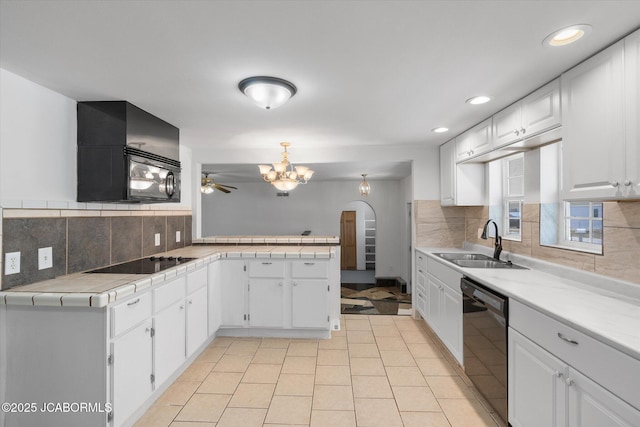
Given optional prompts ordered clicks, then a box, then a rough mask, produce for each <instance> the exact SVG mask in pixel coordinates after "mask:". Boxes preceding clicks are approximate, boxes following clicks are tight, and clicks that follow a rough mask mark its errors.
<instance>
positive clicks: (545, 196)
mask: <svg viewBox="0 0 640 427" xmlns="http://www.w3.org/2000/svg"><path fill="white" fill-rule="evenodd" d="M561 144H562V142H558V143H555V144H550V145H547V146H544V147H541V148H540V149H539V150H540V245H542V246H553V247H559V248H563V249H570V250H574V251H581V252H589V253H596V254H602V244H603V205H602V202H599V201H580V202H565V201H563V200H561V198H560V197H561V196H560V195H561V183H562V180H561V176H562V162H561V156H562V145H561Z"/></svg>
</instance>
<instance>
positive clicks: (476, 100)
mask: <svg viewBox="0 0 640 427" xmlns="http://www.w3.org/2000/svg"><path fill="white" fill-rule="evenodd" d="M489 101H491V97H490V96H486V95H480V96H474V97H473V98H469V99H467V104H471V105H480V104H486V103H487V102H489Z"/></svg>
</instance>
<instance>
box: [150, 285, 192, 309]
mask: <svg viewBox="0 0 640 427" xmlns="http://www.w3.org/2000/svg"><path fill="white" fill-rule="evenodd" d="M186 282H187V281H186V278H185V277H184V276H182V277H179V278H177V279H175V280H172V281H170V282H169V283H166V284H164V285H162V286H160V287H158V288H157V289H154V290H153V302H154V313H158V312H160V311H162V310H163V309H165V308H167V307H169V306H170V305H171V304H173V303H174V302H176V301H178V300H180V299H183V298H184V296H185V291H186V285H187V283H186Z"/></svg>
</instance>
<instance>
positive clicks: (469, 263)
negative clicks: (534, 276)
mask: <svg viewBox="0 0 640 427" xmlns="http://www.w3.org/2000/svg"><path fill="white" fill-rule="evenodd" d="M449 261H451V262H452V263H454V264H456V265H459V266H460V267H468V268H512V269H520V270H527V267H523V266H521V265H517V264H512V263H511V262H510V261H507V262H503V261H498V260H494V259H452V260H449Z"/></svg>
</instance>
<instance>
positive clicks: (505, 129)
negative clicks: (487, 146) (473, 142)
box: [493, 101, 522, 148]
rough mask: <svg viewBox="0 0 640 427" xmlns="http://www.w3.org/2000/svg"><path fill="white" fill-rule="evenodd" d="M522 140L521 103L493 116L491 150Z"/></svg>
mask: <svg viewBox="0 0 640 427" xmlns="http://www.w3.org/2000/svg"><path fill="white" fill-rule="evenodd" d="M519 139H522V102H520V101H519V102H516V103H515V104H513V105H512V106H510V107H507V108H505V109H504V110H502V111H500V112H499V113H496V114H495V115H494V116H493V148H497V147H501V146H503V145H506V144H510V143H512V142H514V141H517V140H519Z"/></svg>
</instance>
